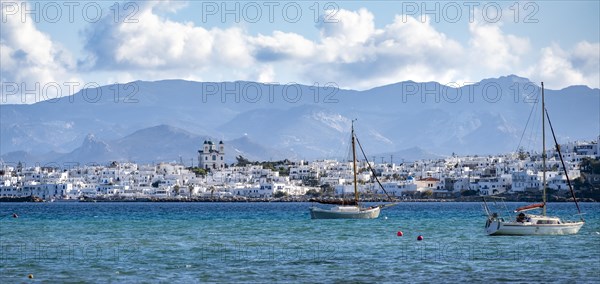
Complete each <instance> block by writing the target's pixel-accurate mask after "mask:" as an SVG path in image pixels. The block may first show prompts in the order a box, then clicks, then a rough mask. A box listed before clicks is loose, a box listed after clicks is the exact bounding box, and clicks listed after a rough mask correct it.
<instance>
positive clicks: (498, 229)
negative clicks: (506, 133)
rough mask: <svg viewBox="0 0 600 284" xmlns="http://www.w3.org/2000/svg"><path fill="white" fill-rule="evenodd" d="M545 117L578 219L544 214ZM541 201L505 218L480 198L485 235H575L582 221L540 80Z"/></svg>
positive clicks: (519, 209) (518, 209) (521, 208)
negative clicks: (534, 212)
mask: <svg viewBox="0 0 600 284" xmlns="http://www.w3.org/2000/svg"><path fill="white" fill-rule="evenodd" d="M545 117H548V123H549V124H550V129H551V130H552V136H553V137H554V142H555V145H556V149H557V151H558V156H559V157H560V160H561V162H562V166H563V170H564V171H565V175H566V177H567V183H568V185H569V188H570V190H571V195H572V198H573V201H574V202H575V205H576V206H577V211H578V212H579V216H580V221H564V220H562V219H561V218H559V217H551V216H547V215H546V186H547V185H546V139H545V138H546V137H545V134H546V127H545ZM542 188H543V193H542V200H543V201H542V203H536V204H531V205H527V206H523V207H520V208H517V209H516V210H515V211H514V212H515V213H519V214H518V215H517V217H516V218H513V219H511V220H505V219H504V218H502V217H500V216H499V215H498V213H492V212H491V211H490V208H489V207H488V204H487V202H486V201H485V199H484V203H483V204H484V210H485V211H486V213H487V215H488V217H487V222H486V224H485V232H486V233H487V234H488V235H570V234H577V233H578V232H579V229H581V227H582V226H583V224H585V221H584V220H583V218H582V217H581V210H580V208H579V204H578V203H577V199H576V198H575V193H574V191H573V188H572V187H571V181H570V180H569V176H568V175H567V170H566V167H565V163H564V161H563V159H562V155H561V153H560V147H559V145H558V142H557V141H556V136H555V135H554V129H552V123H550V117H549V116H548V113H547V111H546V109H545V103H544V83H543V82H542ZM536 209H541V210H542V212H541V214H540V215H538V214H529V213H525V212H528V211H530V210H536Z"/></svg>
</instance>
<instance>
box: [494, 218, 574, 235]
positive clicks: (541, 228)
mask: <svg viewBox="0 0 600 284" xmlns="http://www.w3.org/2000/svg"><path fill="white" fill-rule="evenodd" d="M583 224H584V222H568V223H562V224H532V223H519V222H504V221H500V220H493V221H490V222H488V223H487V224H486V228H485V231H486V233H487V234H488V235H493V236H499V235H514V236H523V235H572V234H577V233H578V232H579V229H581V227H582V226H583Z"/></svg>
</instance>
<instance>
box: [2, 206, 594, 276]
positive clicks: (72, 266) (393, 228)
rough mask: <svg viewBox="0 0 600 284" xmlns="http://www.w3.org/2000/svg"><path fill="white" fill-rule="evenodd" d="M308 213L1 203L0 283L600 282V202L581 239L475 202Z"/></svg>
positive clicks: (567, 214) (589, 209)
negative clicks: (524, 231) (502, 220)
mask: <svg viewBox="0 0 600 284" xmlns="http://www.w3.org/2000/svg"><path fill="white" fill-rule="evenodd" d="M520 205H524V203H508V204H507V206H508V208H510V209H514V208H516V207H518V206H520ZM310 206H311V204H310V203H0V216H1V217H0V283H23V282H46V283H57V282H103V283H106V282H112V283H130V282H151V283H154V282H177V283H198V282H219V283H231V282H260V283H288V282H291V283H342V282H343V283H361V282H364V283H382V282H386V283H387V282H408V283H414V282H419V283H448V282H466V283H470V282H475V283H481V282H488V283H494V282H521V283H532V282H534V283H536V282H546V283H547V282H561V283H599V282H600V269H599V267H600V266H599V265H600V204H598V203H583V204H581V207H582V211H583V212H585V213H586V214H585V215H584V217H585V218H586V221H587V223H586V224H585V225H584V226H583V228H582V229H581V231H580V232H579V234H577V235H570V236H498V237H493V236H487V235H486V234H485V233H484V228H483V227H484V224H485V216H484V215H483V210H482V208H481V205H480V204H479V203H401V204H399V205H397V206H395V207H391V208H387V209H385V210H383V211H382V213H381V216H380V217H379V218H378V219H375V220H311V219H310V216H309V214H308V208H309V207H310ZM548 207H549V209H548V212H549V215H558V216H561V217H563V218H566V219H569V218H570V219H576V218H577V216H574V215H573V214H574V213H575V212H576V209H575V206H574V205H573V204H572V203H553V204H549V206H548ZM12 213H17V214H18V215H19V218H13V217H12ZM398 231H401V232H402V233H403V236H401V237H400V236H398ZM419 235H422V236H423V238H424V240H423V241H417V236H419ZM30 274H31V275H32V276H33V279H29V278H28V275H30Z"/></svg>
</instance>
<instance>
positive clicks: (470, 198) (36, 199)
mask: <svg viewBox="0 0 600 284" xmlns="http://www.w3.org/2000/svg"><path fill="white" fill-rule="evenodd" d="M501 197H502V198H503V199H504V201H506V202H538V201H539V200H540V199H539V198H537V197H533V196H501ZM312 198H313V197H306V196H301V197H297V198H290V197H282V198H245V197H194V198H187V197H183V198H153V197H139V198H131V197H128V198H124V197H109V198H103V197H98V198H82V199H78V200H77V199H60V200H55V201H46V200H43V199H41V198H39V197H36V196H28V197H0V203H28V202H33V203H54V202H56V203H94V202H131V203H133V202H156V203H162V202H193V203H200V202H202V203H204V202H225V203H227V202H232V203H249V202H253V203H260V202H263V203H265V202H267V203H268V202H277V203H287V202H306V203H312V202H314V201H312V200H311V199H312ZM329 199H332V200H333V199H336V198H329ZM482 200H483V196H463V197H457V198H426V199H419V198H405V199H396V200H393V201H390V200H388V199H386V198H365V199H362V200H361V202H385V203H390V202H398V203H409V202H482ZM577 201H578V202H586V203H595V202H599V201H598V200H595V199H593V198H578V199H577ZM548 202H558V203H564V202H573V200H572V199H569V198H562V197H554V198H549V199H548Z"/></svg>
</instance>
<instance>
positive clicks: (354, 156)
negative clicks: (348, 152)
mask: <svg viewBox="0 0 600 284" xmlns="http://www.w3.org/2000/svg"><path fill="white" fill-rule="evenodd" d="M354 139H355V138H354V120H352V172H353V174H354V201H356V204H358V185H357V183H356V144H355V142H354Z"/></svg>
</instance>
